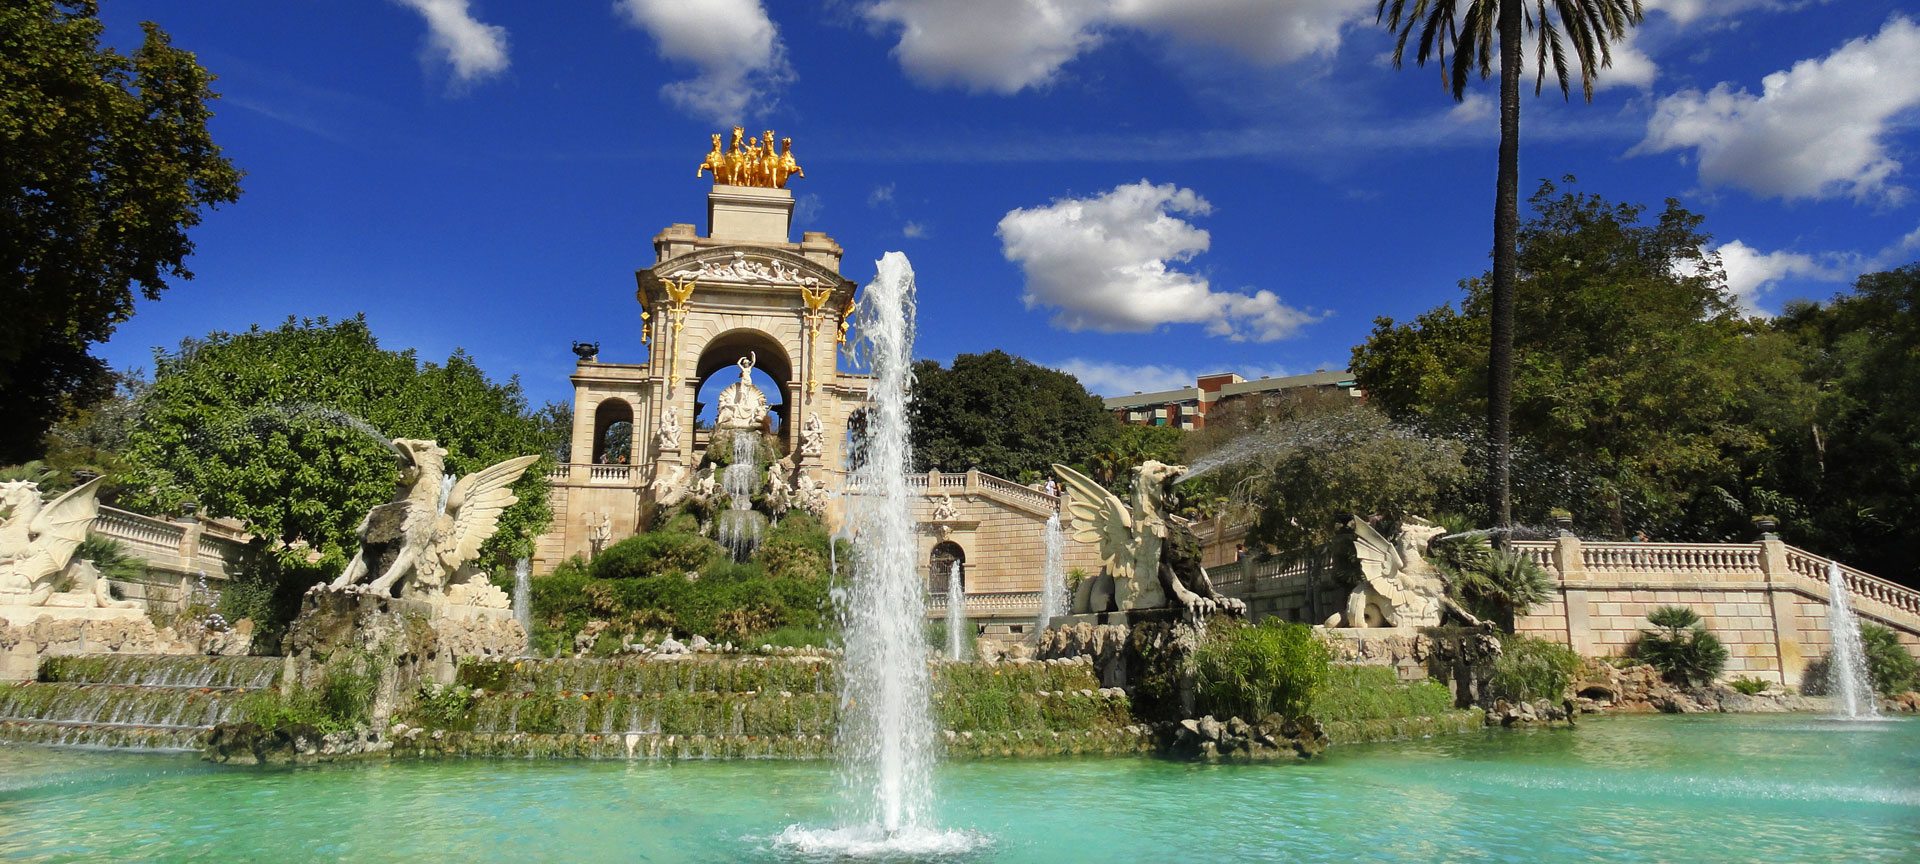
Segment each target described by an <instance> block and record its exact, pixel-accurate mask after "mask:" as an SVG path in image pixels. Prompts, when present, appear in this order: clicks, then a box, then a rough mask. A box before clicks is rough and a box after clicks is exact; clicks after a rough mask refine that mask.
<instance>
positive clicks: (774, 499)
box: [766, 456, 793, 519]
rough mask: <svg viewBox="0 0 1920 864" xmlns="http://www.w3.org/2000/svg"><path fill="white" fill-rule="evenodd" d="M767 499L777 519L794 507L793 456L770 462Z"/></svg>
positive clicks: (768, 505)
mask: <svg viewBox="0 0 1920 864" xmlns="http://www.w3.org/2000/svg"><path fill="white" fill-rule="evenodd" d="M766 500H767V509H768V510H771V511H773V516H774V518H775V519H778V518H780V516H781V514H784V513H786V512H787V511H788V510H790V509H792V508H793V457H791V456H789V457H787V458H785V459H776V460H774V461H773V462H771V463H768V465H767V499H766Z"/></svg>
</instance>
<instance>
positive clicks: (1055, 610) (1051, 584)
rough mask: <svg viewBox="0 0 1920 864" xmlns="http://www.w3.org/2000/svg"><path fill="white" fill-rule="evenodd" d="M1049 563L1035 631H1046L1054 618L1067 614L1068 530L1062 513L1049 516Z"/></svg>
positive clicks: (1042, 588)
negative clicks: (1063, 522) (1061, 522)
mask: <svg viewBox="0 0 1920 864" xmlns="http://www.w3.org/2000/svg"><path fill="white" fill-rule="evenodd" d="M1046 540H1047V563H1046V570H1045V572H1043V573H1042V574H1041V578H1040V611H1039V613H1038V615H1037V616H1036V617H1037V620H1036V621H1035V622H1034V623H1035V624H1037V625H1038V626H1036V627H1035V628H1034V632H1036V633H1043V632H1046V629H1047V624H1048V623H1050V622H1051V621H1052V620H1053V619H1054V618H1056V617H1058V616H1061V615H1065V614H1067V531H1066V529H1065V528H1063V527H1061V525H1060V514H1059V513H1057V512H1056V513H1054V514H1053V515H1052V516H1048V517H1047V535H1046Z"/></svg>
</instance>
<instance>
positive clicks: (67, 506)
mask: <svg viewBox="0 0 1920 864" xmlns="http://www.w3.org/2000/svg"><path fill="white" fill-rule="evenodd" d="M102 479H103V478H99V477H95V478H94V479H92V480H89V481H87V482H85V483H82V484H80V485H79V486H75V487H74V488H72V489H69V490H67V491H66V492H65V493H62V494H61V495H60V497H58V498H55V499H53V500H52V501H42V500H40V486H39V484H37V483H32V482H28V481H25V480H14V481H9V482H6V483H0V604H7V605H20V606H40V605H45V604H47V603H48V602H49V598H51V597H53V596H54V591H53V588H54V584H55V583H56V582H58V581H59V579H60V574H61V572H62V571H64V570H66V569H67V565H68V562H69V561H70V560H71V559H72V558H73V550H74V549H76V548H78V547H79V546H80V541H82V540H85V539H87V526H89V525H92V524H93V517H94V516H96V515H98V514H99V512H100V502H99V501H98V500H97V499H96V498H95V497H94V496H95V494H96V493H97V492H98V491H99V489H100V481H101V480H102ZM89 569H90V568H89ZM85 588H86V589H87V590H88V592H89V594H90V595H91V594H92V593H94V592H97V593H98V594H100V595H101V596H103V597H105V599H106V601H107V602H106V603H104V604H101V605H114V602H115V601H113V600H112V597H111V596H110V595H106V593H105V582H104V581H97V582H92V583H91V584H88V585H86V586H85ZM73 593H74V592H66V594H73ZM62 596H63V597H64V596H65V595H62ZM93 599H94V600H96V601H97V600H98V599H99V598H97V597H95V598H93ZM59 605H79V604H75V603H61V604H59ZM87 605H93V604H92V603H91V602H90V603H88V604H87Z"/></svg>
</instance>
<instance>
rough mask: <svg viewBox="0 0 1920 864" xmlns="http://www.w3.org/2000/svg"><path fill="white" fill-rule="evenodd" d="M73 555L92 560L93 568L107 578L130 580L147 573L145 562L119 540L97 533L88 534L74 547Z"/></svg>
mask: <svg viewBox="0 0 1920 864" xmlns="http://www.w3.org/2000/svg"><path fill="white" fill-rule="evenodd" d="M73 557H74V558H76V559H80V560H85V561H91V562H93V569H95V570H98V571H100V575H101V576H104V577H106V578H108V579H118V580H120V581H122V582H130V581H133V580H136V579H141V578H144V577H145V576H146V575H147V562H146V561H143V560H141V559H139V558H136V557H134V556H133V555H132V554H130V553H128V552H127V550H126V547H124V546H121V545H120V541H118V540H115V539H113V538H111V537H102V536H100V535H98V534H88V535H87V539H85V540H82V541H80V545H79V546H76V547H74V550H73Z"/></svg>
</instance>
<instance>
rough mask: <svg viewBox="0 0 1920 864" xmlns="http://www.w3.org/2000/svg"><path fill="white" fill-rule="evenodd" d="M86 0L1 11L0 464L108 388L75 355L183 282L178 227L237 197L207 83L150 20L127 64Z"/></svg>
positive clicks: (183, 241)
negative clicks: (171, 283) (210, 122)
mask: <svg viewBox="0 0 1920 864" xmlns="http://www.w3.org/2000/svg"><path fill="white" fill-rule="evenodd" d="M95 12H96V10H95V4H94V3H92V2H90V0H59V2H55V0H20V2H11V3H7V4H5V5H4V6H0V197H3V198H4V200H0V309H5V310H6V314H4V315H0V416H4V417H6V418H7V422H6V423H4V424H0V461H19V460H24V459H28V458H32V457H33V456H35V455H38V451H39V448H40V446H41V435H42V433H44V432H45V431H46V430H47V427H48V426H49V425H50V424H51V423H52V422H53V421H54V420H56V419H58V418H59V417H60V416H61V415H62V414H64V413H66V412H68V411H69V410H70V409H71V408H72V407H73V406H75V405H84V404H86V403H88V402H91V401H92V400H94V399H97V398H99V397H101V396H103V395H106V394H107V393H108V392H109V391H110V390H111V389H112V386H113V382H112V381H111V380H110V379H109V378H107V377H106V376H105V374H104V373H105V371H106V370H105V368H104V367H103V366H102V365H101V363H100V362H99V361H98V360H96V359H95V358H93V357H91V356H89V355H88V354H87V349H88V346H90V345H92V344H94V343H96V342H101V341H104V340H105V339H106V338H107V337H108V336H110V335H112V333H113V329H114V327H115V326H116V325H118V324H120V323H121V322H123V321H126V320H127V318H128V317H129V316H131V315H132V314H133V306H134V288H135V287H136V286H138V288H139V290H140V293H141V295H142V296H144V297H146V298H147V299H150V300H151V299H158V298H159V296H160V292H161V291H162V290H164V289H165V288H166V287H167V279H168V278H169V277H171V278H179V279H189V278H192V276H193V274H192V273H191V272H189V271H188V270H187V268H186V265H185V261H186V258H187V256H188V255H189V254H191V253H192V251H193V244H192V243H191V242H189V241H188V239H187V229H188V228H191V227H193V226H194V225H196V224H198V223H199V221H200V214H201V211H202V209H203V208H207V207H212V206H215V205H217V204H221V203H227V202H232V201H234V200H236V199H237V198H238V197H239V195H240V186H239V180H240V172H239V171H238V170H236V169H235V168H234V167H233V165H232V163H230V162H229V161H227V159H226V158H225V157H223V156H222V155H221V154H220V148H219V147H218V146H216V145H215V144H214V143H213V139H212V138H211V137H210V136H209V134H208V132H207V119H208V118H209V117H211V116H212V112H211V111H210V110H209V103H211V102H212V101H213V100H214V99H215V98H217V96H216V94H215V93H214V92H213V91H212V90H211V89H209V85H211V83H212V82H213V76H212V75H210V74H208V73H207V70H205V69H203V68H201V67H200V64H199V63H198V62H196V61H195V58H194V56H193V54H192V53H191V52H188V51H183V50H181V49H178V48H175V47H173V45H172V44H171V42H170V40H169V39H168V37H167V34H166V33H165V32H163V31H161V30H160V28H159V27H157V26H155V25H154V24H153V23H151V22H149V23H147V24H144V25H143V26H144V28H145V30H146V39H145V42H144V44H142V46H141V47H140V49H139V50H137V51H135V52H134V53H133V56H131V57H128V56H125V55H122V54H119V53H117V52H115V51H112V50H110V49H105V48H102V47H101V46H100V33H101V24H100V21H99V20H98V18H97V17H96V16H95Z"/></svg>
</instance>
